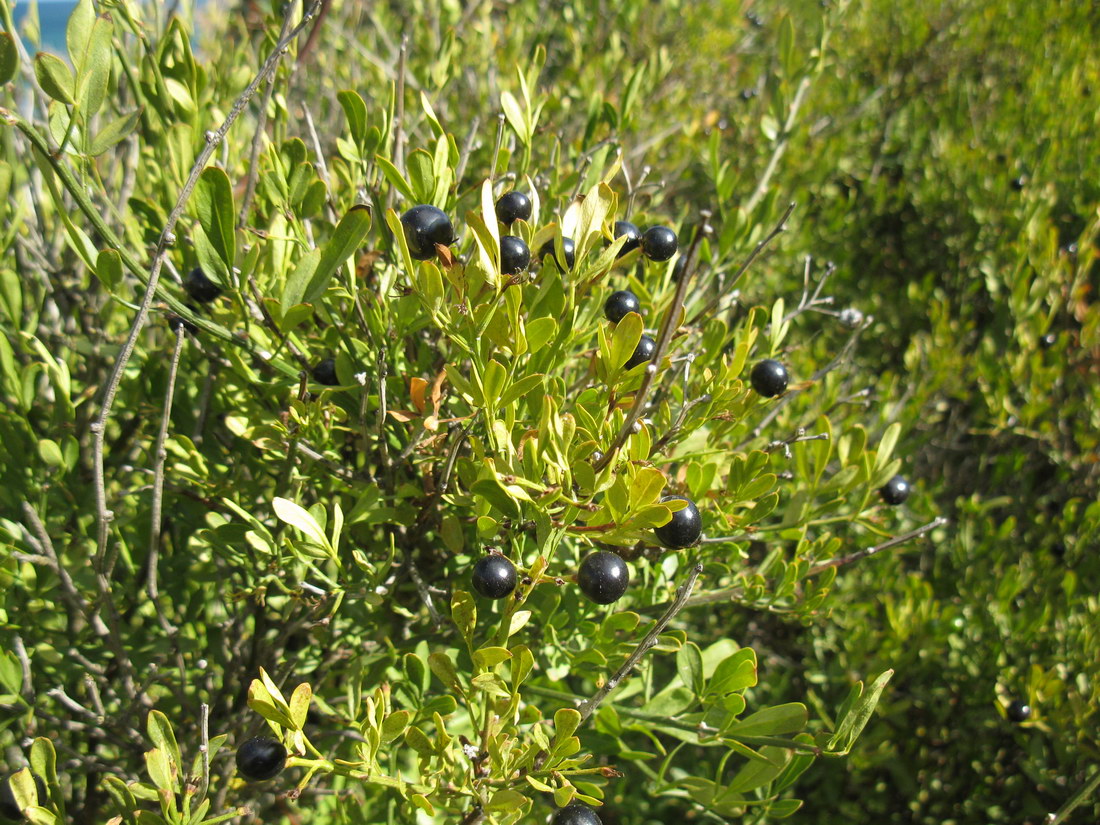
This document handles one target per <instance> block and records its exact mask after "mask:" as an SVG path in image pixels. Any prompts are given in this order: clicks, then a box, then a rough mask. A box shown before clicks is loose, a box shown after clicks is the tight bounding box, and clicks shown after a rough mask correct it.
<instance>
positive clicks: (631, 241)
mask: <svg viewBox="0 0 1100 825" xmlns="http://www.w3.org/2000/svg"><path fill="white" fill-rule="evenodd" d="M623 235H626V243H625V244H623V248H622V249H620V250H619V254H618V255H617V256H616V257H619V258H621V257H622V256H623V255H625V254H626V253H627V252H630V251H631V250H634V249H637V248H638V245H639V244H641V242H642V230H640V229H639V228H638V227H636V226H635V225H634V224H632V223H631V222H630V221H615V237H616V238H621V237H622V236H623Z"/></svg>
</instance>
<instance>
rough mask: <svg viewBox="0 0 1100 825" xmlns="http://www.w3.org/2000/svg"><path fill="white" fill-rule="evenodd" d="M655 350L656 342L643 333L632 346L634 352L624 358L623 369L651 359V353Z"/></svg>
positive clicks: (629, 368)
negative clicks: (634, 345)
mask: <svg viewBox="0 0 1100 825" xmlns="http://www.w3.org/2000/svg"><path fill="white" fill-rule="evenodd" d="M656 351H657V342H656V341H654V340H653V339H652V338H650V337H649V336H648V335H643V336H642V337H641V340H639V341H638V346H636V347H635V348H634V353H633V354H632V355H631V356H630V357H629V358H628V359H627V360H626V364H625V365H624V367H625V369H628V370H632V369H634V368H635V367H636V366H638V365H639V364H644V363H645V362H646V361H652V360H653V353H655V352H656Z"/></svg>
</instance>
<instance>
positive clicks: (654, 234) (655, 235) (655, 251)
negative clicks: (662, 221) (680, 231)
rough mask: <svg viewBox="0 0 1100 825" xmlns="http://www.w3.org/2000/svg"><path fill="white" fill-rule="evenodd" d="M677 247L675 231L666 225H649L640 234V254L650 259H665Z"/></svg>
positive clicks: (667, 258)
mask: <svg viewBox="0 0 1100 825" xmlns="http://www.w3.org/2000/svg"><path fill="white" fill-rule="evenodd" d="M678 248H679V242H678V241H677V239H676V233H675V232H673V231H672V230H671V229H669V228H668V227H667V226H651V227H649V229H647V230H646V231H645V234H644V235H642V254H643V255H645V256H646V257H647V258H649V260H651V261H667V260H669V259H670V258H671V257H672V256H673V255H675V254H676V250H677V249H678Z"/></svg>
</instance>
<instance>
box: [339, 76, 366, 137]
mask: <svg viewBox="0 0 1100 825" xmlns="http://www.w3.org/2000/svg"><path fill="white" fill-rule="evenodd" d="M336 99H337V100H339V101H340V106H341V107H342V108H343V110H344V117H346V118H347V119H348V128H350V129H351V136H352V137H353V138H354V139H355V141H356V143H362V142H363V140H364V139H365V138H366V136H367V104H366V103H364V102H363V98H362V97H361V96H360V95H359V93H358V92H355V91H352V90H351V89H345V90H344V91H342V92H339V93H337V95H336Z"/></svg>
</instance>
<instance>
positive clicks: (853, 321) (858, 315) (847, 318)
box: [837, 307, 863, 329]
mask: <svg viewBox="0 0 1100 825" xmlns="http://www.w3.org/2000/svg"><path fill="white" fill-rule="evenodd" d="M837 320H838V321H840V325H841V326H842V327H844V328H845V329H855V328H856V327H858V326H859V325H860V324H862V323H863V313H862V312H860V311H859V310H858V309H856V308H855V307H845V308H844V309H842V310H841V311H840V315H838V316H837Z"/></svg>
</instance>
